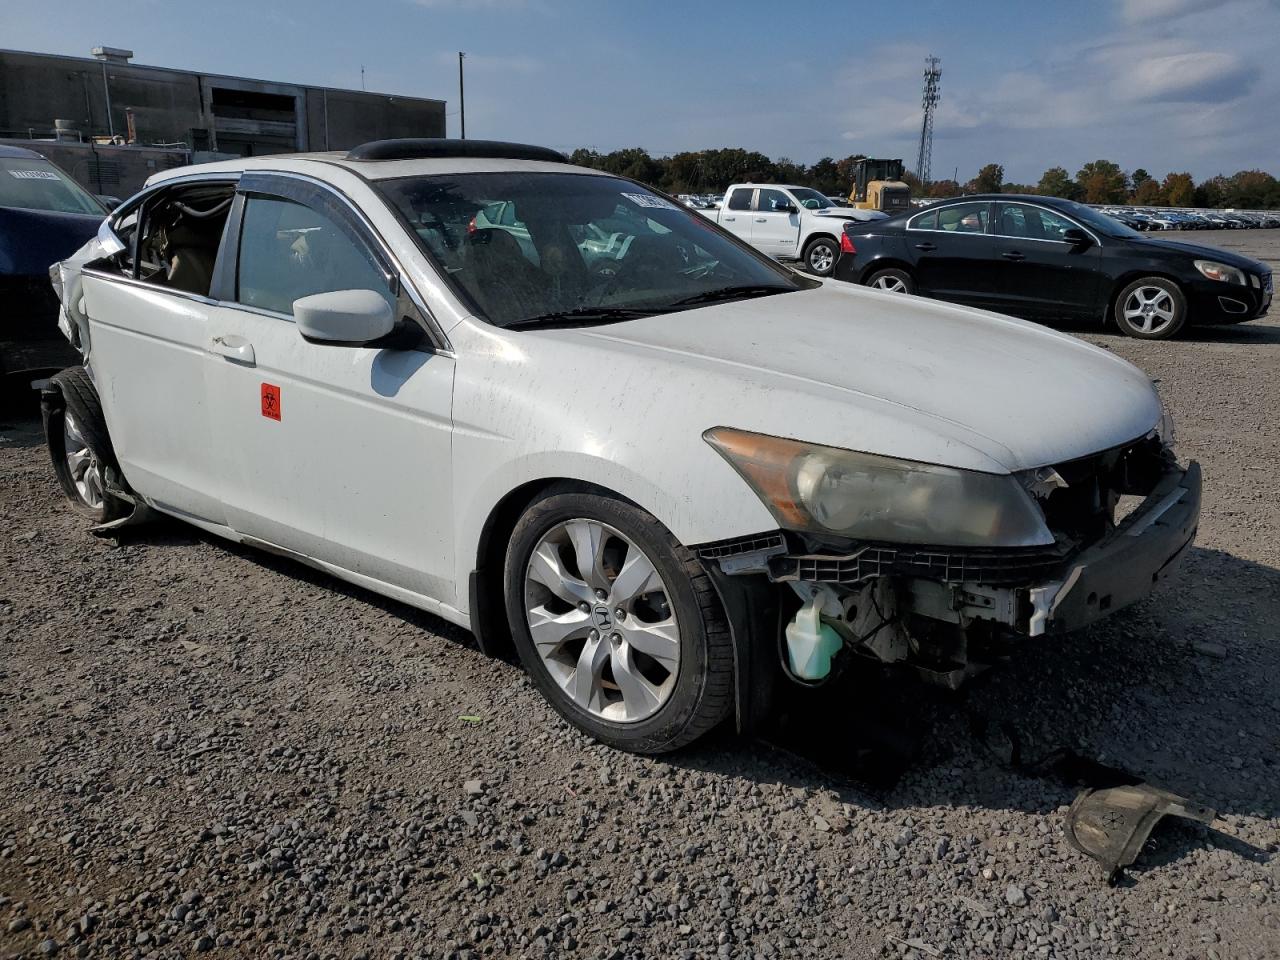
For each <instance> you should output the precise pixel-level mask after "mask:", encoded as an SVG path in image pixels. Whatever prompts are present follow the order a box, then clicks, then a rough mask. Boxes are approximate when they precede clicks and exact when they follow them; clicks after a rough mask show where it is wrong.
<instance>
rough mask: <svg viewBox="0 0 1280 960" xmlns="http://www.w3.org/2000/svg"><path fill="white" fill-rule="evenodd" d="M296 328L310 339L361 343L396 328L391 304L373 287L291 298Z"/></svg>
mask: <svg viewBox="0 0 1280 960" xmlns="http://www.w3.org/2000/svg"><path fill="white" fill-rule="evenodd" d="M293 319H294V321H295V322H296V323H297V324H298V332H299V333H300V334H302V336H303V338H304V339H306V340H309V341H311V342H313V343H334V344H341V345H345V346H348V347H354V346H360V345H362V344H366V343H368V342H369V341H371V340H378V339H381V338H382V337H385V336H386V335H387V334H389V333H390V332H391V331H392V330H394V329H395V325H396V317H395V313H394V311H392V309H391V304H389V303H387V301H386V299H385V298H384V297H383V296H382V295H381V294H379V293H375V292H374V291H373V290H332V291H330V292H328V293H313V294H312V295H311V296H309V297H300V298H299V299H297V300H295V301H293Z"/></svg>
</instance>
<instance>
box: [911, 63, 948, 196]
mask: <svg viewBox="0 0 1280 960" xmlns="http://www.w3.org/2000/svg"><path fill="white" fill-rule="evenodd" d="M941 62H942V61H941V60H939V59H938V58H937V57H925V59H924V63H925V67H924V96H923V97H922V98H921V101H920V105H921V106H922V107H924V120H923V122H921V124H920V153H919V155H918V156H917V157H916V176H917V177H918V178H919V180H920V185H921V186H928V184H929V167H930V166H931V165H932V164H933V111H934V108H935V107H937V105H938V97H939V96H941V93H940V92H939V91H940V88H941V86H942V71H941V70H940V69H938V64H939V63H941Z"/></svg>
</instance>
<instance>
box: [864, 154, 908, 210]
mask: <svg viewBox="0 0 1280 960" xmlns="http://www.w3.org/2000/svg"><path fill="white" fill-rule="evenodd" d="M849 202H850V203H851V204H853V205H854V206H855V207H857V208H858V209H859V210H883V211H884V212H885V213H888V214H894V213H901V212H902V211H904V210H906V209H908V208H909V207H910V206H911V188H910V187H909V186H907V185H906V184H905V183H903V182H902V161H901V160H873V159H871V158H870V157H863V158H862V159H861V160H856V161H854V164H853V190H851V191H850V193H849Z"/></svg>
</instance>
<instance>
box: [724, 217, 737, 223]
mask: <svg viewBox="0 0 1280 960" xmlns="http://www.w3.org/2000/svg"><path fill="white" fill-rule="evenodd" d="M737 219H738V218H737V217H725V218H724V222H725V223H733V221H735V220H737Z"/></svg>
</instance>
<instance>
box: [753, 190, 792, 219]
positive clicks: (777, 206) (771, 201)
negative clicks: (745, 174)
mask: <svg viewBox="0 0 1280 960" xmlns="http://www.w3.org/2000/svg"><path fill="white" fill-rule="evenodd" d="M789 206H791V198H790V197H788V196H787V195H786V194H785V193H783V192H782V191H781V190H766V189H764V188H763V187H761V188H760V192H759V193H758V194H757V195H756V210H758V211H759V212H761V213H786V212H788V211H787V207H789Z"/></svg>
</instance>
